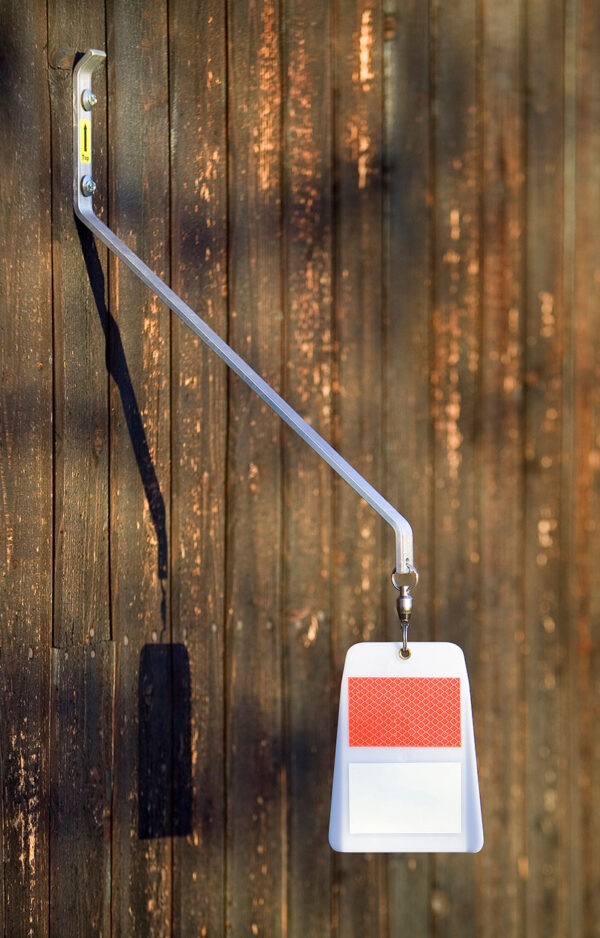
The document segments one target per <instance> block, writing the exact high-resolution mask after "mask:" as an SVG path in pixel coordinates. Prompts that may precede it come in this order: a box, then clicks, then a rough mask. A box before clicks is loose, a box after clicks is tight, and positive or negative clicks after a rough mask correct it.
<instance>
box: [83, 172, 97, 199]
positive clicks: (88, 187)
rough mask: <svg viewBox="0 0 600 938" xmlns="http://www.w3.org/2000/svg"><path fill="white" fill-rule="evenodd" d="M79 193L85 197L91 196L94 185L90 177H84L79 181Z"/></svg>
mask: <svg viewBox="0 0 600 938" xmlns="http://www.w3.org/2000/svg"><path fill="white" fill-rule="evenodd" d="M81 191H82V192H83V194H84V195H85V196H88V195H93V194H94V192H95V191H96V183H95V182H94V180H93V179H92V177H91V176H84V177H83V179H82V180H81Z"/></svg>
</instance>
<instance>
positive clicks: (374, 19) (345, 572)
mask: <svg viewBox="0 0 600 938" xmlns="http://www.w3.org/2000/svg"><path fill="white" fill-rule="evenodd" d="M335 23H336V36H335V43H336V63H335V76H336V77H335V85H336V87H335V92H336V102H335V103H336V108H335V121H336V122H335V161H336V190H337V199H336V237H335V251H336V253H335V327H334V328H335V332H334V335H335V343H336V353H337V356H336V357H337V361H336V381H335V397H334V406H335V433H336V445H337V447H338V449H339V450H340V451H341V453H342V454H343V455H344V456H345V457H346V459H348V460H349V461H350V462H351V463H352V464H353V465H354V466H356V468H357V469H358V470H359V472H361V473H362V474H363V475H364V476H365V477H366V478H367V479H369V481H370V482H371V483H372V484H373V485H374V486H375V487H376V488H379V489H381V488H382V486H383V479H384V473H383V460H382V456H383V450H382V439H383V437H382V426H383V387H382V381H381V375H382V372H383V364H384V355H383V316H382V205H383V175H382V150H383V75H382V54H383V48H382V11H381V6H380V4H377V3H368V4H362V3H353V4H350V3H343V4H342V3H336V5H335ZM367 244H368V245H369V248H368V250H366V246H367ZM334 491H335V542H334V557H335V566H334V584H335V586H334V589H335V592H334V610H335V621H334V635H333V656H334V657H333V660H334V668H335V675H336V678H337V684H338V687H339V679H340V677H341V671H342V668H343V663H344V657H345V654H346V651H347V649H348V647H349V646H350V645H352V644H354V643H355V642H359V641H366V640H369V639H370V640H375V641H377V640H381V639H383V638H384V637H385V620H384V619H383V617H382V609H383V606H382V599H383V596H384V595H386V596H387V598H388V600H389V601H390V602H392V603H393V601H394V596H393V589H391V588H390V589H389V590H388V589H387V588H386V581H387V577H388V576H389V575H390V574H391V572H392V571H391V568H390V567H389V564H388V565H387V566H386V567H385V568H384V567H383V565H382V546H383V545H382V538H383V525H382V523H381V519H380V518H379V517H378V516H377V515H376V514H375V513H374V512H373V511H372V509H371V508H370V507H369V506H368V505H367V504H366V503H365V502H363V501H362V500H361V499H359V498H357V496H356V494H355V493H354V492H353V491H352V490H351V489H349V488H348V486H347V485H345V483H343V482H342V481H341V480H339V479H336V480H335V486H334ZM386 543H387V541H386ZM393 556H394V553H393V547H392V549H391V551H390V553H389V557H390V558H393ZM384 569H385V573H384V572H383V571H384ZM336 689H337V688H336ZM335 869H336V883H337V887H338V894H337V896H336V903H337V909H336V918H337V922H336V928H337V934H339V935H340V936H341V935H344V936H346V935H347V936H351V935H361V934H365V931H374V932H375V933H381V932H382V930H383V929H384V928H385V927H386V926H385V921H386V911H385V907H386V899H385V885H386V884H385V877H384V875H383V869H384V863H383V858H381V857H369V856H360V855H348V856H338V857H336V860H335Z"/></svg>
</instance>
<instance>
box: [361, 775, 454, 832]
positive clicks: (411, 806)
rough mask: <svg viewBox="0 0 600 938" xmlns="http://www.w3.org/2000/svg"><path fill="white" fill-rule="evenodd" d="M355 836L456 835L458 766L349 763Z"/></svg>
mask: <svg viewBox="0 0 600 938" xmlns="http://www.w3.org/2000/svg"><path fill="white" fill-rule="evenodd" d="M348 768H349V799H350V833H351V834H458V833H460V827H461V824H460V820H461V805H460V802H461V786H460V776H461V771H460V769H461V766H460V762H404V763H402V762H375V763H371V762H351V763H350V765H349V767H348Z"/></svg>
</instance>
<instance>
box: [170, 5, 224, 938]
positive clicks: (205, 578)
mask: <svg viewBox="0 0 600 938" xmlns="http://www.w3.org/2000/svg"><path fill="white" fill-rule="evenodd" d="M225 12H226V11H225V6H224V4H222V3H216V2H214V3H209V4H202V5H199V6H198V7H197V8H196V7H194V8H190V4H189V3H187V2H180V0H175V2H171V3H170V5H169V31H170V44H169V50H170V59H169V67H170V76H171V77H170V89H171V152H172V162H171V168H172V183H171V195H172V207H171V211H172V225H171V243H172V253H171V258H172V274H171V278H172V280H171V282H172V286H173V289H174V290H176V291H177V293H179V295H180V296H183V298H184V299H185V300H186V302H187V303H189V304H190V305H191V306H192V307H193V308H194V309H196V310H198V312H199V313H200V314H201V315H202V316H204V317H205V318H206V319H207V321H208V322H209V323H210V324H211V326H212V327H213V328H214V329H215V330H216V331H217V332H218V333H219V334H220V335H223V336H224V335H226V334H227V293H226V290H227V141H226V132H227V127H226V45H225ZM172 330H173V331H172V359H173V375H172V429H171V433H172V437H171V443H172V453H173V458H172V491H173V517H172V545H173V547H172V560H171V568H172V576H173V581H172V587H171V595H172V618H173V626H172V628H173V641H174V642H184V643H185V645H186V648H187V649H188V652H189V657H190V668H191V689H192V725H191V740H192V764H193V766H194V771H193V778H192V784H193V812H192V821H193V827H192V829H191V830H190V831H189V833H188V834H187V836H185V837H182V836H181V837H177V838H175V839H174V842H173V934H174V935H176V936H181V938H186V936H188V935H209V936H215V938H218V936H221V935H224V934H225V922H224V903H223V892H224V888H225V879H224V877H225V852H224V851H225V817H224V810H225V792H224V788H223V774H224V766H223V763H224V757H225V754H224V685H223V666H224V635H223V628H224V617H225V609H224V601H225V467H226V466H225V464H226V424H227V374H226V368H225V366H224V365H223V364H221V363H220V362H219V360H218V359H217V358H216V357H215V356H214V354H213V353H212V352H210V351H208V350H207V349H206V348H205V347H204V345H203V343H202V342H201V341H200V339H198V338H197V337H196V336H194V335H193V334H192V333H191V332H190V331H189V329H188V328H187V326H185V325H183V324H180V323H179V321H178V320H177V319H174V320H173V324H172ZM174 694H175V695H177V694H178V688H177V687H174Z"/></svg>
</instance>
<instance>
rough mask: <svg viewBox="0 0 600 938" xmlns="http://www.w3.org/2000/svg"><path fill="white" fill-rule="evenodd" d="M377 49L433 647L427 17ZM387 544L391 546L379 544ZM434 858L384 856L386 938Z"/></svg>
mask: <svg viewBox="0 0 600 938" xmlns="http://www.w3.org/2000/svg"><path fill="white" fill-rule="evenodd" d="M383 43H384V46H383V47H384V63H383V64H384V82H385V83H384V174H385V175H384V184H385V188H384V248H383V258H384V315H385V332H384V340H385V359H384V364H385V371H384V372H383V375H384V385H383V388H382V395H383V406H384V410H385V424H384V457H385V485H384V492H385V493H386V497H388V498H389V499H390V501H391V502H392V504H394V505H397V506H398V508H399V510H400V511H402V513H403V514H404V515H405V516H406V517H407V518H409V519H410V523H411V525H412V528H413V533H414V540H415V564H416V566H417V569H418V571H419V576H420V583H419V585H418V587H417V589H416V590H415V592H414V604H415V605H414V615H413V621H412V623H411V627H410V633H409V634H410V636H411V637H412V638H414V639H415V640H416V641H430V640H431V639H432V638H433V623H432V609H433V603H432V599H433V594H432V586H433V583H432V574H433V566H432V563H431V559H432V557H431V551H432V541H431V527H432V483H433V473H432V461H431V460H432V437H431V416H430V415H431V404H430V383H429V370H430V355H431V259H432V224H431V212H432V206H433V197H432V187H431V173H432V169H433V165H432V159H431V153H430V139H429V138H430V124H431V113H430V112H431V102H430V99H429V81H430V74H429V73H430V64H431V63H430V54H429V31H428V9H427V6H426V5H425V4H423V3H421V2H419V0H413V2H411V3H408V4H406V3H395V2H393V3H385V4H384V23H383ZM386 543H387V544H389V535H388V540H387V541H386ZM391 551H393V548H392V547H391V546H390V547H388V549H387V552H386V557H385V563H387V566H385V564H384V569H383V575H384V583H385V584H386V590H385V592H384V596H383V598H384V609H385V621H386V622H387V637H388V638H389V639H397V638H398V637H399V635H400V631H399V622H398V616H397V613H396V608H395V601H394V600H395V595H394V590H393V589H391V584H390V585H389V586H388V585H387V583H388V582H389V581H387V582H386V579H385V574H386V573H387V572H388V567H389V566H390V559H391V558H392V557H393V556H394V555H393V552H391ZM430 880H431V858H430V857H429V856H427V855H423V854H415V855H414V856H400V855H395V856H391V857H389V860H388V870H387V883H388V916H389V928H390V935H395V934H398V933H400V932H401V930H404V929H406V931H407V932H408V933H410V934H411V935H413V936H414V938H425V936H429V934H430V918H431V912H430Z"/></svg>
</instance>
